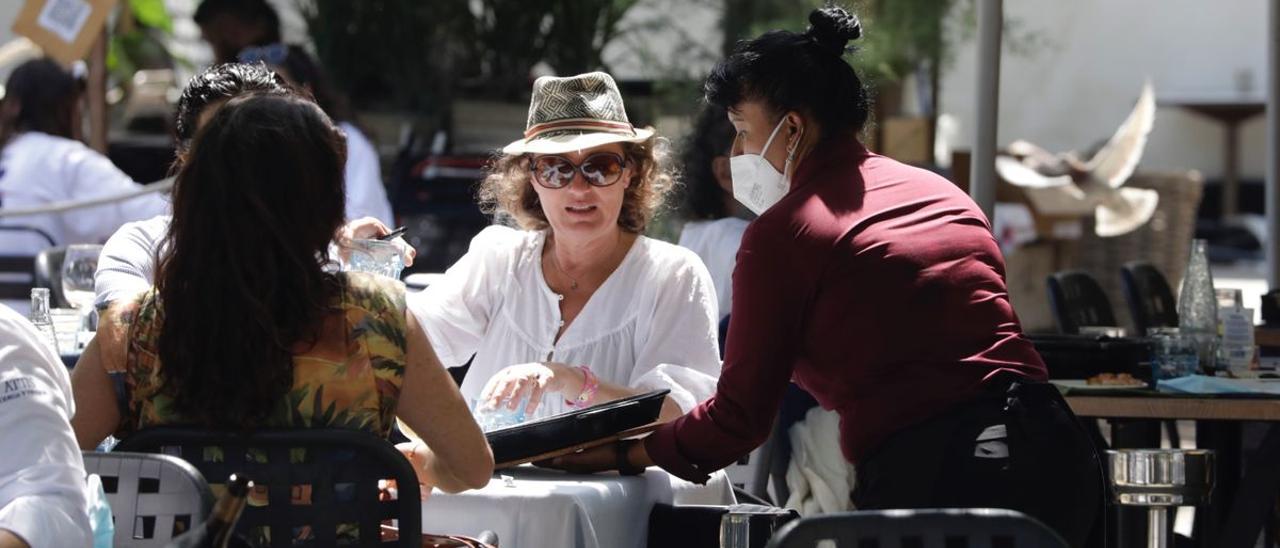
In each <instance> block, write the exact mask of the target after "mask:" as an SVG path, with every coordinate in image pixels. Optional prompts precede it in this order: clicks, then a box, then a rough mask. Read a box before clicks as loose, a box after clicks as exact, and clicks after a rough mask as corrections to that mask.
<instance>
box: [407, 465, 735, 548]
mask: <svg viewBox="0 0 1280 548" xmlns="http://www.w3.org/2000/svg"><path fill="white" fill-rule="evenodd" d="M499 474H500V475H499V476H495V477H494V479H493V480H491V481H490V482H489V485H488V486H486V487H485V488H483V489H477V490H475V491H468V492H466V493H460V494H457V495H450V494H446V493H441V492H440V491H434V492H433V493H432V494H431V497H430V498H428V499H427V501H426V502H424V503H423V504H422V530H423V531H425V532H429V533H436V534H452V535H468V536H475V535H477V534H479V533H480V532H481V531H484V530H490V531H493V532H495V533H497V534H498V540H499V542H500V544H501V545H502V548H551V547H555V548H560V547H564V548H615V547H616V548H643V547H644V546H646V544H647V542H648V537H649V511H650V510H652V509H653V505H654V504H656V503H664V504H673V503H674V504H733V503H734V498H733V489H732V487H731V486H730V485H729V480H728V478H727V477H726V476H725V475H724V473H723V472H720V473H716V474H714V475H713V476H712V479H711V481H709V482H707V485H705V486H704V485H696V484H692V483H689V482H686V481H684V480H681V479H679V478H676V477H674V476H671V475H670V474H668V473H666V472H664V471H662V470H661V469H659V468H649V469H648V470H646V471H645V473H644V474H643V475H640V476H635V477H627V476H618V475H616V474H597V475H586V476H583V475H573V474H566V473H563V472H557V471H554V470H544V469H540V468H534V467H532V466H520V467H517V468H514V469H509V470H502V471H499ZM502 476H510V477H511V478H512V479H511V480H506V479H504V478H503V477H502Z"/></svg>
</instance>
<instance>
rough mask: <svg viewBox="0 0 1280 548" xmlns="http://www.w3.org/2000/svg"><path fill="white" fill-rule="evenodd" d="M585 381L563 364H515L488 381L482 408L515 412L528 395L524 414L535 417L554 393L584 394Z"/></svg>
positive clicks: (483, 395)
mask: <svg viewBox="0 0 1280 548" xmlns="http://www.w3.org/2000/svg"><path fill="white" fill-rule="evenodd" d="M585 381H586V379H584V378H583V375H582V372H580V371H578V370H576V369H574V368H572V367H570V366H568V365H565V364H562V363H556V362H537V363H522V364H519V365H512V366H509V367H506V368H504V369H503V370H502V371H499V372H497V373H496V374H494V375H493V377H491V378H489V382H488V383H486V384H485V386H484V390H483V391H481V392H480V401H481V402H482V403H481V408H482V409H497V408H498V407H500V406H506V408H507V409H512V410H514V409H515V408H516V406H518V405H520V401H521V400H523V399H524V397H525V396H526V395H527V396H529V403H528V404H526V405H525V408H524V412H525V414H526V415H532V414H533V412H534V411H537V410H538V405H539V404H540V403H542V396H543V395H545V394H547V393H548V392H553V393H557V394H573V395H574V397H576V396H577V395H578V394H579V393H581V392H582V385H583V383H584V382H585Z"/></svg>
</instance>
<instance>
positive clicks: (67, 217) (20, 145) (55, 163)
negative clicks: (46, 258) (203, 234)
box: [0, 59, 169, 255]
mask: <svg viewBox="0 0 1280 548" xmlns="http://www.w3.org/2000/svg"><path fill="white" fill-rule="evenodd" d="M83 92H84V80H83V78H82V77H80V76H76V75H74V74H73V73H72V72H71V71H69V70H67V69H65V68H63V67H62V65H59V64H58V63H57V62H56V61H53V60H52V59H32V60H30V61H27V62H25V63H23V64H21V65H19V66H18V68H16V69H14V70H13V72H12V73H11V74H10V75H9V80H8V82H6V83H5V96H4V100H3V101H0V207H3V208H5V209H25V208H30V207H38V206H46V205H51V204H54V203H58V202H64V201H69V200H85V199H92V198H101V197H106V196H113V195H118V194H123V193H126V192H130V191H136V190H140V189H142V188H143V186H142V185H140V184H138V183H136V182H134V181H133V179H132V178H130V177H129V176H128V175H126V174H125V173H124V172H123V171H120V169H119V168H117V167H116V166H115V164H112V163H111V160H110V159H108V158H107V157H106V156H103V155H102V154H100V153H98V152H97V151H95V150H93V149H91V148H89V147H88V146H86V145H85V144H84V143H82V142H80V141H79V140H78V139H79V138H80V96H81V94H82V93H83ZM168 210H169V204H168V202H167V201H166V199H165V198H164V197H163V196H161V195H160V194H158V193H153V194H145V195H142V196H138V197H135V198H131V199H128V200H124V201H119V202H113V203H108V204H103V205H98V206H92V207H85V208H79V209H73V210H70V211H66V212H61V213H44V214H38V215H27V216H22V217H14V218H0V225H21V226H28V227H32V228H35V229H38V230H39V231H40V232H43V233H44V234H46V235H48V236H49V237H50V238H52V239H53V245H59V246H61V245H69V244H77V243H94V244H96V243H101V242H102V241H103V240H105V239H107V237H108V236H110V235H111V234H112V233H113V232H115V230H116V229H118V228H120V225H122V224H124V223H126V222H129V221H134V220H138V219H146V218H148V217H152V216H154V215H158V214H160V213H164V212H167V211H168ZM47 247H50V243H49V241H47V240H46V239H44V238H43V237H40V236H37V235H35V234H31V233H22V232H11V231H0V249H3V250H5V253H7V254H12V255H35V254H36V253H39V252H40V251H42V250H44V249H45V248H47Z"/></svg>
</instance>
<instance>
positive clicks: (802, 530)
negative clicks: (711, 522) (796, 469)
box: [768, 508, 1067, 548]
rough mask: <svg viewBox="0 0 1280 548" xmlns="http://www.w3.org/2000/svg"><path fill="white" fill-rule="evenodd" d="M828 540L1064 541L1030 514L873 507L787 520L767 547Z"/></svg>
mask: <svg viewBox="0 0 1280 548" xmlns="http://www.w3.org/2000/svg"><path fill="white" fill-rule="evenodd" d="M824 540H831V541H834V542H835V546H841V547H843V546H853V547H857V548H898V547H905V546H911V547H918V548H1066V546H1067V543H1066V541H1064V540H1062V538H1061V537H1059V536H1058V535H1057V533H1054V532H1053V531H1052V530H1050V529H1049V528H1048V527H1046V526H1045V525H1044V524H1043V523H1040V522H1039V521H1037V520H1036V519H1035V518H1032V517H1029V516H1026V515H1024V514H1021V513H1019V512H1015V511H1013V510H999V509H990V508H974V509H939V510H877V511H861V512H848V513H842V514H828V515H825V516H817V517H812V518H804V519H801V520H797V521H793V522H791V523H788V524H787V525H785V526H783V527H782V528H781V529H779V530H778V533H777V534H775V535H774V536H773V538H772V539H771V540H770V541H769V545H768V546H769V548H814V547H815V546H818V543H819V542H822V541H824Z"/></svg>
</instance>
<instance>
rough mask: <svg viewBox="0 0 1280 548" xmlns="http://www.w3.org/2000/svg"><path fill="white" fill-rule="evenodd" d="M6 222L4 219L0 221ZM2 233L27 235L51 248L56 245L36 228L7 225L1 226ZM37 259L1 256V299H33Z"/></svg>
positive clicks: (49, 237) (22, 256) (47, 235)
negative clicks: (32, 292)
mask: <svg viewBox="0 0 1280 548" xmlns="http://www.w3.org/2000/svg"><path fill="white" fill-rule="evenodd" d="M0 221H4V219H0ZM0 233H25V234H30V235H31V236H34V237H35V238H38V239H40V240H43V241H46V242H48V243H49V245H50V246H52V245H55V243H54V241H53V237H52V236H50V235H49V233H48V232H45V231H43V230H40V229H38V228H35V227H30V226H22V225H14V224H6V225H0ZM34 265H35V258H34V257H32V256H30V255H8V254H0V299H19V300H26V299H30V298H31V288H33V287H41V286H38V285H35V266H34Z"/></svg>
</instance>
